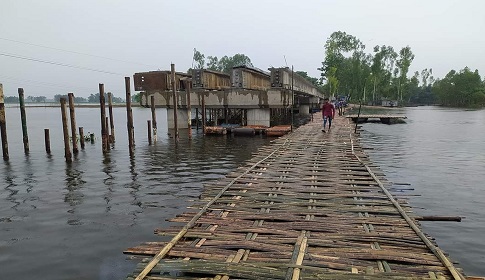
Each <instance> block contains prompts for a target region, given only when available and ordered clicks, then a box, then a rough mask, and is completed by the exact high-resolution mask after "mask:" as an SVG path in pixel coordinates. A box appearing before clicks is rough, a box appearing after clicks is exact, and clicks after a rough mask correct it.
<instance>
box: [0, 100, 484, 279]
mask: <svg viewBox="0 0 485 280" xmlns="http://www.w3.org/2000/svg"><path fill="white" fill-rule="evenodd" d="M133 110H134V112H133V113H134V120H135V139H136V152H135V158H134V160H130V159H129V156H128V151H127V136H126V135H127V132H126V111H125V109H123V108H115V109H114V116H115V128H116V144H115V147H114V149H112V150H111V151H110V153H109V155H108V156H103V155H102V152H101V145H100V140H99V139H96V141H95V143H94V144H90V143H87V144H86V149H85V150H84V151H81V152H80V153H79V155H77V157H76V158H75V159H74V162H73V163H72V164H66V163H65V162H64V158H63V142H62V126H61V121H60V109H59V108H28V109H27V121H28V125H29V126H28V128H29V140H30V149H31V151H30V154H29V155H28V156H26V155H24V153H23V145H22V133H21V128H20V113H19V109H18V108H7V129H8V139H9V151H10V161H8V162H0V279H7V278H8V279H30V278H36V279H122V278H124V277H125V276H126V275H127V274H128V273H129V272H131V271H132V270H133V269H134V266H135V265H136V262H134V261H130V260H127V259H126V256H124V255H123V254H122V251H123V250H124V249H126V248H128V247H131V246H136V245H138V244H139V243H141V242H145V241H160V238H159V237H157V236H155V235H154V234H153V230H154V229H155V228H157V227H166V226H167V225H168V222H166V221H165V220H166V219H169V218H171V217H174V216H175V215H176V214H178V213H182V212H183V211H184V210H185V207H186V206H188V205H190V203H191V202H190V200H194V199H197V197H198V195H199V194H200V192H201V190H202V188H203V183H205V182H209V181H211V180H216V179H218V178H221V177H223V176H224V174H226V173H228V172H229V171H231V170H233V169H234V168H236V167H237V166H239V164H240V163H242V162H243V161H244V160H246V159H249V158H250V157H251V153H253V152H255V151H256V150H257V148H258V147H260V146H261V145H266V144H268V143H269V141H271V139H266V138H261V137H255V138H245V137H240V138H233V137H229V136H228V137H203V136H202V135H201V134H196V133H195V130H194V137H193V140H192V141H188V140H187V139H186V134H184V133H183V132H182V133H181V140H180V142H179V143H178V144H175V143H174V141H173V139H171V138H169V136H168V135H167V129H166V111H165V110H164V109H157V117H158V126H159V131H158V137H159V139H158V142H157V143H156V144H155V145H152V146H148V143H147V136H146V135H147V128H146V120H148V119H150V115H151V113H150V110H148V109H144V108H134V109H133ZM403 113H405V114H406V115H407V116H408V120H407V123H406V124H399V125H391V126H388V125H382V124H365V125H363V131H362V138H363V139H362V143H363V145H364V146H366V147H372V148H374V149H372V150H368V153H369V154H370V157H371V159H372V160H373V161H375V162H376V163H377V164H379V165H380V166H381V167H382V169H383V170H384V171H385V173H386V174H387V177H388V179H389V180H390V181H393V182H395V183H397V184H398V185H396V186H395V187H394V188H395V191H396V193H399V194H412V195H421V196H412V197H411V203H412V205H413V206H415V207H416V209H415V211H416V212H417V213H418V214H421V215H428V214H429V215H456V216H465V217H466V219H465V220H464V221H463V222H462V223H450V222H447V223H444V222H423V227H424V229H425V231H426V232H428V233H430V234H431V235H432V236H433V237H436V239H437V241H438V243H439V245H440V247H442V248H443V249H444V250H445V251H446V252H448V253H450V254H451V256H452V258H453V260H457V261H460V262H461V265H460V266H461V267H463V268H465V272H467V273H468V274H472V275H473V274H475V275H485V268H484V267H485V261H484V257H483V254H482V252H484V250H485V242H484V241H483V240H482V232H484V230H485V220H484V218H483V214H484V213H485V209H484V208H483V203H484V202H483V201H484V198H485V197H484V192H483V181H484V180H485V177H484V176H485V172H484V171H485V168H484V167H485V157H484V150H485V146H484V142H483V139H485V131H484V129H483V128H484V127H485V125H484V124H485V111H484V110H481V111H462V110H447V109H440V108H434V107H420V108H408V109H405V110H404V111H403ZM76 118H77V124H78V126H83V127H84V131H85V133H87V132H94V133H95V135H96V137H97V138H99V136H100V133H99V131H100V125H99V122H100V121H99V108H78V109H77V110H76ZM44 128H49V129H50V134H51V147H52V155H51V156H47V155H46V154H45V152H44V144H43V141H44V140H43V135H44V134H43V133H44V132H43V129H44ZM402 183H409V184H410V185H402ZM411 188H412V189H414V190H413V191H410V190H409V189H411Z"/></svg>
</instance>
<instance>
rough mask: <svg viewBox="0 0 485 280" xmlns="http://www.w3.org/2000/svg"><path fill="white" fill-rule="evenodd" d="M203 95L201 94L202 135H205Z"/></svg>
mask: <svg viewBox="0 0 485 280" xmlns="http://www.w3.org/2000/svg"><path fill="white" fill-rule="evenodd" d="M205 114H206V112H205V95H204V94H202V133H203V134H205V117H206V115H205Z"/></svg>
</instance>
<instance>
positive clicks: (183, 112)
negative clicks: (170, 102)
mask: <svg viewBox="0 0 485 280" xmlns="http://www.w3.org/2000/svg"><path fill="white" fill-rule="evenodd" d="M188 122H189V114H188V110H187V109H181V108H178V109H177V123H178V129H179V130H181V129H187V123H188ZM167 128H168V129H174V128H175V122H174V120H173V108H167Z"/></svg>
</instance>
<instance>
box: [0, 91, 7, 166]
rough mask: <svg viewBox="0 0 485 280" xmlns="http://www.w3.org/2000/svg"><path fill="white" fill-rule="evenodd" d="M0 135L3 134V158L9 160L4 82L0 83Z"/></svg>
mask: <svg viewBox="0 0 485 280" xmlns="http://www.w3.org/2000/svg"><path fill="white" fill-rule="evenodd" d="M0 135H1V136H2V154H3V159H4V160H8V158H9V156H8V141H7V119H6V118H5V99H4V97H3V85H2V84H0Z"/></svg>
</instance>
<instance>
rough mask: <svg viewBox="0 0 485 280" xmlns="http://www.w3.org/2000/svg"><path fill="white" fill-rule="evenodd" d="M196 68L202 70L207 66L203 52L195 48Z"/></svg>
mask: <svg viewBox="0 0 485 280" xmlns="http://www.w3.org/2000/svg"><path fill="white" fill-rule="evenodd" d="M193 61H194V63H195V64H194V68H195V69H202V68H204V65H205V55H203V54H202V53H201V52H199V51H198V50H197V49H195V48H194V57H193Z"/></svg>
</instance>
